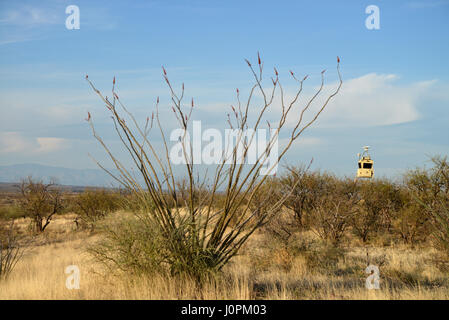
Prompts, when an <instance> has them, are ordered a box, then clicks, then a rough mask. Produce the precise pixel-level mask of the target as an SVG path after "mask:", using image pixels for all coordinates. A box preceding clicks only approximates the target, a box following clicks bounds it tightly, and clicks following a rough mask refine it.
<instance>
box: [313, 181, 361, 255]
mask: <svg viewBox="0 0 449 320" xmlns="http://www.w3.org/2000/svg"><path fill="white" fill-rule="evenodd" d="M354 188H355V184H354V182H352V181H351V180H348V179H345V180H339V179H337V178H335V177H328V178H327V179H326V184H325V187H323V191H322V194H321V195H320V196H319V198H318V199H316V200H315V201H314V203H313V205H312V211H311V213H310V222H309V224H310V228H311V229H312V230H313V231H314V232H315V233H316V234H317V235H318V236H319V237H320V238H321V239H323V240H325V241H328V242H329V243H330V244H331V245H333V246H338V245H339V244H340V242H341V241H342V239H343V237H344V235H345V231H346V230H347V228H348V227H349V224H350V221H351V219H352V218H353V216H354V214H355V212H356V210H355V204H356V202H357V201H358V199H357V197H356V196H357V193H356V192H354V190H355V189H354Z"/></svg>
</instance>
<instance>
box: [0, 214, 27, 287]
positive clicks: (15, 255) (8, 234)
mask: <svg viewBox="0 0 449 320" xmlns="http://www.w3.org/2000/svg"><path fill="white" fill-rule="evenodd" d="M23 252H24V249H23V247H21V246H20V245H19V242H18V238H17V233H16V230H15V228H14V221H11V222H10V223H9V227H7V228H5V229H2V228H1V227H0V280H4V279H6V278H7V277H8V276H9V275H10V274H11V272H12V271H13V269H14V267H15V266H16V264H17V262H19V261H20V259H21V258H22V256H23Z"/></svg>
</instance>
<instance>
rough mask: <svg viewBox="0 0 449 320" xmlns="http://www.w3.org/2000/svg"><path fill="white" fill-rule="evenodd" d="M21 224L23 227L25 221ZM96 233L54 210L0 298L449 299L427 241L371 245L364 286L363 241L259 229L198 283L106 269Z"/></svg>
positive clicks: (447, 283)
mask: <svg viewBox="0 0 449 320" xmlns="http://www.w3.org/2000/svg"><path fill="white" fill-rule="evenodd" d="M20 223H21V228H22V229H23V230H26V225H27V221H26V220H22V221H21V222H20ZM98 237H100V236H99V235H92V234H90V233H87V232H84V231H75V230H74V228H73V219H72V217H71V216H62V217H58V218H57V219H56V220H55V221H54V223H53V224H52V225H51V227H50V228H49V229H48V232H47V231H46V233H44V234H43V235H41V236H39V237H38V238H37V239H35V241H34V242H33V245H32V246H31V247H30V248H29V249H28V251H27V252H26V254H25V256H24V258H23V259H22V260H21V261H20V262H19V264H18V265H17V267H16V269H15V270H14V272H13V273H12V274H11V277H10V278H9V279H7V280H6V281H4V282H2V283H0V299H449V272H448V270H447V269H445V268H446V267H447V266H445V265H443V266H442V265H439V264H438V263H437V261H438V258H437V257H438V252H437V251H436V250H435V249H433V248H431V247H429V246H427V247H420V248H410V247H406V246H389V247H381V246H379V247H372V248H370V249H369V255H370V259H371V261H372V263H378V264H380V265H381V267H380V277H381V288H380V290H367V289H366V288H365V279H366V275H365V273H364V269H365V267H366V249H365V248H363V247H362V246H360V247H352V248H346V253H345V254H344V255H343V256H339V255H338V254H336V255H335V254H334V253H333V252H332V251H330V252H323V250H325V249H323V248H319V247H318V248H316V249H311V248H312V247H313V245H310V243H312V244H316V245H318V242H314V241H316V240H317V239H315V238H314V236H313V234H311V233H307V232H306V233H303V234H298V235H297V238H298V239H299V240H298V241H299V244H297V245H296V246H292V247H286V246H283V245H280V244H277V243H275V242H274V241H273V240H272V239H270V238H268V237H267V235H266V234H264V233H263V232H259V233H258V234H256V235H255V237H254V238H253V239H252V240H251V241H250V242H249V243H248V244H247V246H246V248H245V249H244V250H243V251H242V253H241V255H239V256H237V257H236V258H235V259H234V260H233V261H232V262H231V263H230V264H229V265H228V266H226V268H225V270H224V271H223V273H222V274H221V275H219V276H217V278H216V279H215V280H214V281H212V280H211V281H209V282H207V283H206V284H204V285H203V286H202V287H201V288H198V287H197V285H196V283H195V282H194V281H191V280H188V279H179V278H175V277H171V278H165V277H161V276H154V277H149V276H137V275H129V274H124V273H116V274H109V273H107V272H106V270H105V269H104V268H103V267H102V266H101V265H99V264H98V263H96V262H95V261H94V260H93V259H92V257H91V256H90V255H89V254H87V253H86V250H85V249H86V247H87V245H88V244H90V243H93V242H95V241H96V239H98ZM305 241H306V242H307V241H309V242H308V243H309V247H308V249H304V247H305V245H304V242H305ZM69 265H77V266H78V267H79V268H80V271H81V281H80V289H79V290H68V289H67V288H66V286H65V283H66V277H67V275H66V274H65V272H64V271H65V268H66V267H67V266H69Z"/></svg>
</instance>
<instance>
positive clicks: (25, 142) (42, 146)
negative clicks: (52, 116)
mask: <svg viewBox="0 0 449 320" xmlns="http://www.w3.org/2000/svg"><path fill="white" fill-rule="evenodd" d="M67 146H68V141H67V140H66V139H62V138H55V137H37V138H28V137H24V136H22V135H21V134H20V133H19V132H14V131H12V132H0V154H1V153H21V154H44V153H50V152H54V151H59V150H63V149H65V148H67Z"/></svg>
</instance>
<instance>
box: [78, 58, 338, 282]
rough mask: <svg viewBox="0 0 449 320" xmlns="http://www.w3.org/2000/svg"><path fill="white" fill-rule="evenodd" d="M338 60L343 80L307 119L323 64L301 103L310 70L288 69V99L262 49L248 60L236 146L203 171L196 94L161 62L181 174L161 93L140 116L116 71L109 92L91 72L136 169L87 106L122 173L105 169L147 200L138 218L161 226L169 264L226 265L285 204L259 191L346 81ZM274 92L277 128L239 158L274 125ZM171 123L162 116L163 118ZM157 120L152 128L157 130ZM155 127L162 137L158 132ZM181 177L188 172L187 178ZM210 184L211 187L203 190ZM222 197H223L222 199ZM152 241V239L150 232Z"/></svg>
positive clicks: (175, 268) (184, 267) (235, 115)
mask: <svg viewBox="0 0 449 320" xmlns="http://www.w3.org/2000/svg"><path fill="white" fill-rule="evenodd" d="M339 61H340V60H339V59H337V74H338V78H339V83H338V84H337V85H336V88H335V90H334V91H333V92H332V93H331V94H330V95H329V96H327V98H325V99H323V103H322V104H321V107H320V108H319V109H318V111H317V112H315V113H314V114H312V115H311V118H310V120H307V121H306V120H304V121H303V119H304V118H303V115H304V113H305V112H306V111H307V110H308V109H309V107H310V106H311V104H312V103H313V102H314V101H315V99H316V97H318V96H319V94H320V93H321V92H322V91H323V88H324V71H323V72H322V73H321V86H320V87H319V88H318V89H317V92H316V94H315V95H313V96H312V97H311V98H310V99H309V101H307V102H306V103H305V105H303V106H300V105H299V106H298V103H299V101H300V100H298V98H299V96H300V94H301V93H302V88H303V82H304V81H305V80H306V79H307V77H304V78H303V79H302V80H298V79H297V78H296V76H295V75H294V73H293V72H291V76H292V80H293V81H296V82H297V85H298V89H297V93H296V94H295V95H294V97H293V98H292V99H290V100H287V98H286V97H284V91H283V90H282V89H281V85H280V79H279V74H278V72H277V70H275V74H274V77H273V78H272V79H271V81H270V88H269V89H267V87H266V85H265V81H264V79H263V76H262V75H263V74H264V73H263V72H262V70H263V63H262V61H261V59H260V56H258V59H257V64H256V65H255V66H253V65H252V64H251V62H250V61H248V60H247V61H246V62H247V64H248V67H249V68H250V72H251V74H252V76H253V79H254V80H253V83H252V86H251V89H250V91H249V92H248V95H247V97H245V99H242V100H241V96H240V91H239V90H238V89H237V90H236V103H235V107H234V106H232V107H231V110H232V111H231V110H230V113H229V114H228V115H227V117H225V118H224V121H223V124H224V125H226V126H228V127H229V128H230V129H232V130H236V131H237V137H235V138H236V141H237V142H236V143H235V144H234V145H232V146H226V149H227V150H226V152H223V153H221V152H220V151H221V150H220V151H219V152H220V154H219V156H220V159H218V160H217V161H216V162H217V163H215V165H213V166H211V167H213V170H212V173H211V174H210V175H208V171H206V172H204V170H202V169H201V168H200V167H199V166H197V165H196V161H194V154H193V152H192V150H191V147H190V146H191V145H192V144H191V139H190V137H189V136H188V135H187V132H188V131H189V130H190V129H191V124H192V117H193V113H192V112H193V110H194V105H195V104H194V101H193V99H192V101H191V103H189V104H188V105H186V104H185V103H184V102H183V98H184V85H182V86H181V89H180V90H179V91H178V90H176V89H175V87H174V86H173V85H172V83H171V81H170V80H169V78H168V76H167V72H166V70H165V69H163V77H164V80H165V82H166V83H167V85H168V89H169V92H170V103H171V104H172V108H171V109H169V111H170V112H171V111H172V112H173V114H174V118H175V121H177V123H178V124H179V126H180V129H181V131H182V135H180V136H178V141H179V142H178V143H177V144H176V145H175V146H174V147H176V148H177V149H176V150H178V151H179V152H178V154H182V155H181V157H182V158H183V161H181V162H182V167H183V168H184V170H185V171H184V174H179V175H178V176H175V175H174V172H175V170H174V165H175V164H174V163H173V162H172V159H170V151H169V148H168V142H167V141H168V139H167V132H166V131H165V129H164V127H163V126H162V124H161V123H162V121H161V118H160V115H159V98H157V99H156V107H155V110H154V112H153V113H152V115H151V117H148V118H147V119H146V121H145V123H144V124H143V123H142V124H141V123H140V121H139V120H138V119H136V118H135V117H134V116H133V114H132V113H131V112H130V111H129V110H128V109H127V107H126V106H125V105H124V104H123V103H122V100H121V99H120V98H119V96H118V94H117V92H116V91H115V78H114V80H113V85H112V97H111V98H110V99H109V98H107V97H105V96H104V95H103V94H102V93H101V92H100V90H98V89H97V88H96V87H95V86H94V85H93V83H92V82H91V81H90V80H89V78H88V77H87V76H86V80H87V81H88V83H89V85H90V86H91V87H92V89H93V90H94V92H95V94H97V95H98V96H99V97H100V99H101V101H102V104H103V105H106V108H107V110H108V111H109V112H110V115H111V117H112V121H113V126H114V129H115V131H116V133H117V134H118V136H119V138H120V140H121V142H122V143H123V150H125V151H126V152H127V153H128V154H129V156H130V160H131V161H132V163H133V165H135V168H137V170H138V171H137V172H133V171H132V170H131V168H129V167H128V166H126V165H124V164H123V162H121V161H120V159H118V158H117V157H116V156H114V154H113V152H112V151H111V150H110V149H109V148H108V146H107V145H106V144H105V142H104V141H103V140H102V139H101V137H100V136H99V135H98V134H97V132H96V130H95V127H94V125H93V121H92V117H91V114H90V113H89V114H88V117H87V121H88V122H89V124H90V125H91V128H92V132H93V135H94V137H95V138H96V139H97V140H98V141H99V143H100V144H101V145H102V146H103V147H104V148H105V150H106V152H107V154H108V155H109V156H110V159H111V160H112V162H113V163H114V165H115V169H116V170H117V172H118V174H114V173H112V172H111V171H108V170H107V171H108V173H109V174H111V176H113V177H114V178H115V179H116V181H118V182H119V183H120V184H121V185H122V186H123V187H124V188H125V189H127V190H129V191H130V192H132V193H133V194H134V195H135V196H136V197H137V198H138V199H139V200H140V201H141V203H142V204H143V205H142V210H141V211H140V213H139V219H140V220H141V221H143V222H144V223H143V224H142V225H143V226H145V227H147V228H151V229H152V231H151V232H156V234H157V235H160V237H161V238H162V241H160V242H158V245H159V244H162V247H161V249H160V252H161V253H163V256H164V257H165V258H164V261H166V263H167V264H168V265H169V269H170V271H171V272H172V273H185V274H188V275H191V276H193V277H195V278H197V279H198V278H200V277H201V276H202V275H203V274H204V273H207V272H215V271H218V270H221V269H222V268H223V266H224V265H226V264H227V263H228V262H229V261H230V259H232V258H233V257H234V256H235V255H236V254H237V253H238V252H239V250H240V249H241V247H242V246H243V245H244V244H245V243H246V242H247V240H248V239H249V237H251V235H252V234H253V233H254V232H255V231H256V230H258V229H259V228H260V227H262V226H263V225H264V224H265V223H266V222H267V221H268V220H270V219H271V218H272V217H273V216H274V215H275V214H276V212H277V209H278V207H280V206H281V205H282V203H283V201H284V198H285V197H287V196H288V194H286V195H285V196H284V197H283V198H282V199H280V201H277V202H276V204H274V206H271V207H267V208H264V210H260V207H261V206H263V205H264V204H263V203H259V204H258V205H257V204H256V202H255V200H254V197H255V195H256V194H257V192H258V190H259V189H260V188H261V186H262V185H263V183H264V182H265V181H266V179H267V177H268V176H269V174H270V173H271V174H272V173H274V172H273V170H274V168H275V167H277V165H278V162H279V161H281V159H282V158H283V156H284V155H285V153H286V152H287V151H288V149H289V148H290V147H291V146H292V144H293V142H294V141H295V140H296V139H298V137H299V136H300V135H301V134H302V133H303V132H304V130H306V129H307V128H308V127H310V126H311V125H312V124H313V123H314V122H315V120H316V119H317V118H318V116H319V115H320V114H321V112H322V111H323V110H324V109H325V107H326V106H327V105H328V103H329V102H330V101H331V99H332V98H333V97H334V96H335V95H336V94H337V93H338V92H339V90H340V88H341V85H342V81H341V76H340V72H339V64H338V63H339ZM277 95H280V97H279V98H280V99H279V101H281V109H280V110H281V111H280V112H276V115H277V116H278V120H277V123H276V124H277V128H276V129H275V130H273V131H270V132H273V133H274V134H273V135H271V136H270V138H269V140H268V141H267V144H266V147H265V148H263V149H262V150H259V155H258V158H257V161H255V163H246V162H245V161H241V160H242V159H246V158H247V156H248V155H249V152H251V151H250V150H251V149H250V148H252V147H253V146H254V143H255V141H254V136H255V133H256V132H258V130H259V129H261V128H262V127H265V128H266V129H271V125H270V122H269V121H268V119H267V118H266V115H267V113H268V112H270V110H271V109H272V107H270V106H272V104H273V102H274V101H275V99H274V98H275V96H277ZM256 96H257V99H256V98H255V97H256ZM259 98H260V99H259ZM245 100H246V101H245ZM256 104H257V107H256V108H257V109H255V110H257V111H256V112H255V113H254V112H253V107H254V106H255V105H256ZM164 109H165V108H164ZM298 109H299V110H298ZM293 110H295V111H293ZM293 114H297V115H299V116H297V117H295V118H294V119H295V123H294V125H293V126H292V127H290V126H289V128H288V132H285V134H286V136H287V137H288V138H287V139H286V144H283V145H282V147H279V148H278V145H277V139H278V137H279V134H280V131H281V130H282V129H283V128H285V129H287V128H286V127H287V126H284V125H285V124H286V121H287V118H289V117H290V115H293ZM166 123H167V122H165V121H164V124H166ZM266 123H267V125H265V124H266ZM153 126H154V127H155V130H152V129H153ZM248 128H251V132H252V133H250V134H249V135H247V129H248ZM155 131H156V132H155ZM153 132H155V134H156V135H157V137H154V136H153ZM283 132H284V131H283ZM150 135H152V136H151V137H150ZM154 141H162V151H161V150H158V151H156V150H155V145H154ZM274 148H276V149H278V150H276V151H278V153H277V156H276V159H275V161H274V162H275V163H268V161H267V159H268V157H269V155H270V154H273V153H271V152H272V151H274ZM217 151H218V150H217ZM260 151H262V152H260ZM195 157H196V156H195ZM100 166H101V165H100ZM102 168H104V167H103V166H102ZM265 170H266V172H265V174H264V171H265ZM176 172H179V170H177V171H176ZM137 175H138V178H137ZM181 177H184V178H185V179H186V180H185V181H186V182H185V183H183V179H182V178H181ZM205 190H207V192H204V191H205ZM218 194H220V197H218V198H219V199H217V197H216V196H217V195H218ZM167 197H169V198H170V201H169V200H168V199H167ZM218 200H219V202H220V203H217V201H218ZM223 200H224V201H223ZM148 232H150V231H148ZM129 233H130V234H129V236H130V237H132V236H133V235H132V233H133V232H132V231H131V230H129ZM147 241H149V243H150V246H151V247H152V245H151V243H152V242H153V239H148V240H147ZM156 260H157V259H156ZM157 261H159V260H157Z"/></svg>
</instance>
